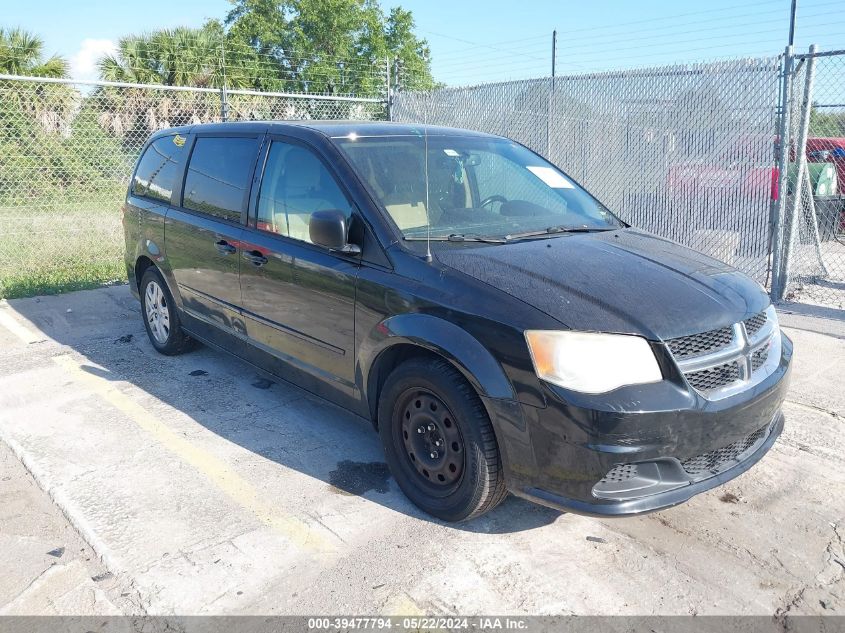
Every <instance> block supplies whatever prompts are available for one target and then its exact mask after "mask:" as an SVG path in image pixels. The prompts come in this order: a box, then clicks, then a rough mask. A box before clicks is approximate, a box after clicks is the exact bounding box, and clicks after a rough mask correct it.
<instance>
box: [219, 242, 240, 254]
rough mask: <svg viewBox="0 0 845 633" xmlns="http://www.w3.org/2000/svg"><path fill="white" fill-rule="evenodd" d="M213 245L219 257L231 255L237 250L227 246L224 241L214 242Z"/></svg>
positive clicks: (229, 245) (227, 243)
mask: <svg viewBox="0 0 845 633" xmlns="http://www.w3.org/2000/svg"><path fill="white" fill-rule="evenodd" d="M214 245H215V246H216V247H217V252H218V253H220V254H221V255H231V254H232V253H234V252H235V251H237V250H238V249H237V248H235V247H234V246H232V245H231V244H229V242H227V241H226V240H218V241H216V242H214Z"/></svg>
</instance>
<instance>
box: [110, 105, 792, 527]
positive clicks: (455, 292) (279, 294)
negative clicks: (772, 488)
mask: <svg viewBox="0 0 845 633" xmlns="http://www.w3.org/2000/svg"><path fill="white" fill-rule="evenodd" d="M124 226H125V234H126V266H127V271H128V276H129V280H130V285H131V288H132V291H133V293H135V294H136V296H137V297H138V298H139V299H140V302H141V306H142V314H143V317H144V325H145V326H146V329H147V333H148V334H149V337H150V341H151V343H152V345H153V346H154V347H155V348H156V349H157V350H158V351H159V352H161V353H163V354H178V353H180V352H183V351H185V350H187V349H188V348H189V347H190V345H191V344H192V342H193V341H201V342H203V343H206V344H208V345H211V346H213V347H217V348H220V349H223V350H226V351H228V352H231V353H233V354H235V355H236V356H238V357H240V358H241V359H243V360H244V361H246V362H248V363H251V364H253V365H254V366H255V367H257V368H258V369H260V370H261V371H264V372H269V373H271V374H273V375H274V376H278V377H280V378H282V379H284V380H287V381H290V382H292V383H295V384H297V385H299V386H301V387H303V388H304V389H307V390H309V391H311V392H313V393H315V394H318V395H319V396H322V397H324V398H327V399H329V400H331V401H333V402H335V403H337V404H338V405H340V406H342V407H345V408H347V409H349V410H350V411H353V412H355V413H356V414H359V415H361V416H365V417H366V418H368V419H370V420H372V423H373V425H374V427H375V428H376V429H377V431H378V433H379V434H380V437H381V441H382V444H383V446H384V452H385V456H386V461H387V463H388V465H389V467H390V470H391V472H392V474H393V475H394V477H395V479H396V482H397V483H398V485H399V486H400V488H401V489H402V490H403V491H404V492H405V494H406V495H407V496H408V497H409V498H410V499H411V500H412V501H413V502H414V503H416V504H417V505H418V506H419V507H420V508H422V509H423V510H425V511H426V512H428V513H430V514H432V515H434V516H436V517H439V518H441V519H444V520H448V521H458V520H463V519H469V518H472V517H475V516H478V515H480V514H482V513H484V512H486V511H488V510H490V509H491V508H493V507H495V506H496V504H498V503H499V502H500V501H501V500H502V499H503V498H504V496H505V495H506V494H507V492H508V491H510V492H512V493H513V494H515V495H518V496H520V497H524V498H527V499H530V500H533V501H535V502H538V503H541V504H545V505H549V506H552V507H556V508H561V509H565V510H568V511H573V512H579V513H585V514H592V515H598V516H610V515H614V516H617V515H631V514H638V513H643V512H649V511H653V510H658V509H661V508H666V507H669V506H673V505H676V504H679V503H682V502H684V501H686V500H687V499H689V498H690V497H692V496H693V495H695V494H698V493H700V492H702V491H705V490H708V489H710V488H712V487H714V486H717V485H719V484H721V483H723V482H725V481H727V480H729V479H731V478H733V477H736V476H737V475H739V474H740V473H742V472H744V471H745V470H747V469H748V468H750V467H751V466H752V465H753V464H755V463H756V462H757V461H758V460H760V458H761V457H762V456H763V455H764V454H765V453H766V452H767V451H768V450H769V448H770V447H771V446H772V444H773V443H774V442H775V439H776V438H777V437H778V435H779V434H780V433H781V430H782V428H783V417H782V414H781V404H782V402H783V399H784V393H785V390H786V386H787V382H788V374H789V364H790V359H791V357H792V344H791V342H790V341H789V339H788V338H787V337H786V336H784V335H783V334H782V333H781V331H780V328H779V327H778V320H777V316H776V314H775V311H774V309H773V308H772V306H771V305H770V303H769V300H768V298H767V295H766V293H765V292H764V290H763V289H762V288H761V287H760V286H759V285H758V284H757V283H755V282H754V281H752V280H751V279H749V278H748V277H746V276H745V275H743V274H741V273H740V272H738V271H736V270H734V269H732V268H730V267H728V266H726V265H724V264H722V263H720V262H718V261H715V260H713V259H710V258H708V257H705V256H703V255H701V254H699V253H696V252H694V251H692V250H689V249H687V248H684V247H682V246H680V245H678V244H676V243H673V242H670V241H667V240H665V239H662V238H659V237H656V236H654V235H650V234H648V233H645V232H643V231H639V230H637V229H635V228H632V227H630V226H628V225H627V224H626V223H624V222H622V221H621V220H620V219H619V218H617V217H616V216H615V215H614V214H613V213H612V212H611V211H610V210H609V209H607V208H605V207H604V206H603V205H602V204H601V203H600V202H599V201H598V200H596V199H595V198H593V197H592V196H591V195H590V194H589V193H587V192H586V191H585V190H584V189H582V188H581V187H580V186H579V185H578V184H577V183H576V182H574V181H573V180H572V179H571V178H569V177H568V176H567V175H566V174H565V173H563V172H562V171H561V170H559V169H558V168H557V167H555V166H554V165H552V164H550V163H548V162H547V161H546V160H544V159H543V158H541V157H540V156H538V155H536V154H534V153H533V152H531V151H530V150H528V149H526V148H525V147H523V146H521V145H519V144H518V143H515V142H513V141H510V140H507V139H505V138H500V137H496V136H490V135H486V134H479V133H475V132H469V131H466V130H457V129H447V128H438V127H426V126H414V125H400V124H391V123H364V122H313V121H308V122H300V123H289V122H284V123H282V122H271V123H261V122H249V123H225V124H209V125H196V126H191V127H182V128H176V129H170V130H164V131H161V132H157V133H156V134H154V135H153V136H152V138H150V139H149V141H148V142H147V144H146V145H145V147H144V148H143V151H142V152H141V157H140V159H139V160H138V164H137V166H136V168H135V172H134V175H133V178H132V181H131V183H130V188H129V192H128V195H127V199H126V205H125V211H124Z"/></svg>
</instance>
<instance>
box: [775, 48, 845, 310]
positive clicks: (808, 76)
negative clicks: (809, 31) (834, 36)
mask: <svg viewBox="0 0 845 633" xmlns="http://www.w3.org/2000/svg"><path fill="white" fill-rule="evenodd" d="M785 59H786V62H785V65H784V66H785V72H786V78H787V82H788V83H787V87H786V94H785V95H784V96H783V97H782V98H783V103H785V104H787V107H786V108H783V110H784V112H785V117H784V120H783V122H782V128H783V131H782V136H783V137H784V138H786V139H787V142H786V143H785V144H784V147H783V150H782V156H783V157H782V159H781V162H780V165H782V166H784V167H785V172H784V173H783V176H782V177H781V182H782V183H783V187H784V188H785V189H786V194H787V195H785V196H784V197H783V201H782V206H781V207H780V208H779V214H778V217H779V221H778V222H776V223H775V231H776V233H775V238H776V239H775V248H774V268H773V283H772V295H773V297H774V298H775V299H776V300H786V301H794V302H801V303H809V304H816V305H822V306H826V307H832V308H837V309H840V310H841V309H845V50H840V51H831V52H818V51H816V50H815V47H811V48H810V52H808V53H800V54H795V55H792V54H791V51H789V50H787V52H786V58H785Z"/></svg>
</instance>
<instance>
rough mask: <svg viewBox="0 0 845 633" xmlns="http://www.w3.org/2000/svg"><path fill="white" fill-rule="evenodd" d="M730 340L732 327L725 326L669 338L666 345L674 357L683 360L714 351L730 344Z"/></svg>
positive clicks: (731, 338)
mask: <svg viewBox="0 0 845 633" xmlns="http://www.w3.org/2000/svg"><path fill="white" fill-rule="evenodd" d="M732 340H733V329H732V328H731V327H730V326H727V327H723V328H719V329H718V330H710V331H709V332H702V333H701V334H691V335H690V336H681V337H679V338H673V339H669V340H668V341H666V345H668V346H669V350H670V351H671V352H672V355H673V356H674V357H675V358H676V359H678V360H683V359H686V358H692V357H693V356H700V355H701V354H709V353H711V352H715V351H717V350H719V349H721V348H723V347H727V346H728V345H730V343H731V341H732Z"/></svg>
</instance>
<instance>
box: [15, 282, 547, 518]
mask: <svg viewBox="0 0 845 633" xmlns="http://www.w3.org/2000/svg"><path fill="white" fill-rule="evenodd" d="M9 305H10V307H12V308H13V309H14V310H15V311H16V312H18V313H19V314H20V315H21V316H22V317H24V318H25V319H27V320H28V321H29V322H30V323H32V324H33V325H34V326H35V327H36V328H38V330H40V331H41V332H42V333H43V334H44V335H46V336H47V337H49V338H51V339H53V340H55V341H56V342H57V343H60V344H62V345H66V346H68V347H69V348H71V349H73V350H75V351H76V352H78V353H79V354H81V355H82V356H84V358H85V360H84V361H83V362H82V365H81V369H82V370H83V371H85V372H87V373H89V374H91V375H94V376H98V377H100V378H103V379H105V380H109V381H126V382H128V383H131V384H132V385H134V386H136V387H138V388H139V389H141V390H143V391H144V392H145V393H146V394H149V395H150V396H152V397H153V398H154V401H159V402H160V403H161V404H162V405H166V406H157V407H156V411H157V412H159V411H164V412H165V414H166V412H170V413H171V415H174V416H176V415H179V414H184V415H186V416H188V417H189V418H190V419H191V420H193V421H195V422H196V423H197V424H200V425H202V427H204V428H205V429H207V430H208V431H210V432H212V433H214V434H215V435H217V436H219V437H221V438H223V439H225V440H227V441H228V442H232V443H234V444H237V445H239V446H241V447H242V448H244V449H246V450H248V451H250V452H251V453H254V454H256V455H259V456H261V457H262V458H264V459H266V460H270V461H273V462H276V463H278V464H280V465H282V466H284V467H286V468H290V469H293V470H296V471H298V472H300V473H303V474H305V475H308V476H309V477H312V478H314V479H316V480H319V481H321V482H323V483H324V484H325V486H326V491H327V493H329V494H338V495H356V496H360V497H362V498H365V499H367V500H368V501H370V502H373V503H377V504H380V505H383V506H385V507H389V508H391V509H392V510H394V511H397V512H401V513H403V514H406V515H408V516H412V517H414V518H417V519H420V520H424V521H431V522H435V523H440V524H443V525H447V526H448V527H450V528H453V529H456V530H462V531H468V532H477V533H489V534H503V533H512V532H520V531H526V530H532V529H535V528H538V527H542V526H544V525H548V524H550V523H553V522H554V521H555V520H556V519H557V518H558V517H559V516H560V515H561V513H560V512H558V511H556V510H552V509H549V508H544V507H541V506H537V505H535V504H532V503H529V502H527V501H524V500H521V499H518V498H516V497H513V496H509V497H508V498H507V499H506V500H505V501H504V502H503V503H502V504H501V505H500V506H499V507H497V508H496V509H494V510H493V511H491V512H489V513H488V514H486V515H484V516H482V517H479V518H477V519H475V520H472V521H468V522H464V523H457V524H446V523H443V522H441V521H439V520H437V519H434V518H433V517H430V516H429V515H427V514H425V513H423V512H422V511H420V510H419V509H418V508H416V506H414V505H413V504H411V503H410V501H408V499H407V498H406V497H405V496H404V495H403V494H402V492H401V491H400V490H399V488H398V486H397V484H396V482H395V480H393V478H392V477H391V476H390V473H389V471H388V469H387V466H386V465H385V464H384V462H383V454H382V449H381V443H380V440H379V436H378V434H377V433H375V432H374V430H373V427H372V425H371V423H370V422H369V421H368V420H364V419H363V418H360V417H358V416H356V415H354V414H351V413H349V412H348V411H345V410H343V409H341V408H339V407H337V406H335V405H333V404H331V403H329V402H327V401H325V400H323V399H321V398H319V397H318V396H315V395H312V394H310V393H308V392H306V391H304V390H302V389H300V388H298V387H296V386H294V385H291V384H289V383H286V382H283V381H271V380H268V379H267V377H266V376H265V375H262V374H260V373H258V372H257V371H256V370H255V369H254V368H253V367H252V366H250V365H249V364H247V363H245V362H243V361H240V360H239V359H237V358H235V357H233V356H231V355H229V354H226V353H224V352H220V351H216V350H212V349H210V348H208V347H204V346H198V347H197V349H195V350H193V351H191V352H189V353H187V354H184V355H181V356H174V357H167V356H162V355H160V354H158V353H157V352H156V351H155V350H154V349H153V347H152V345H151V344H150V343H149V340H148V339H147V336H146V332H145V330H144V327H143V323H142V320H141V315H140V308H139V305H138V303H137V301H136V300H135V299H134V298H133V297H132V296H131V294H130V292H129V289H128V287H127V286H113V287H109V288H100V289H97V290H89V291H80V292H75V293H69V294H65V295H57V296H47V297H38V298H28V299H15V300H10V301H9ZM104 406H107V405H105V404H104ZM168 407H170V408H168ZM171 408H172V409H171ZM174 409H175V412H174V411H173V410H174ZM163 421H164V422H165V423H167V422H168V420H163ZM279 476H280V477H281V476H283V475H282V474H281V471H280V474H279Z"/></svg>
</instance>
